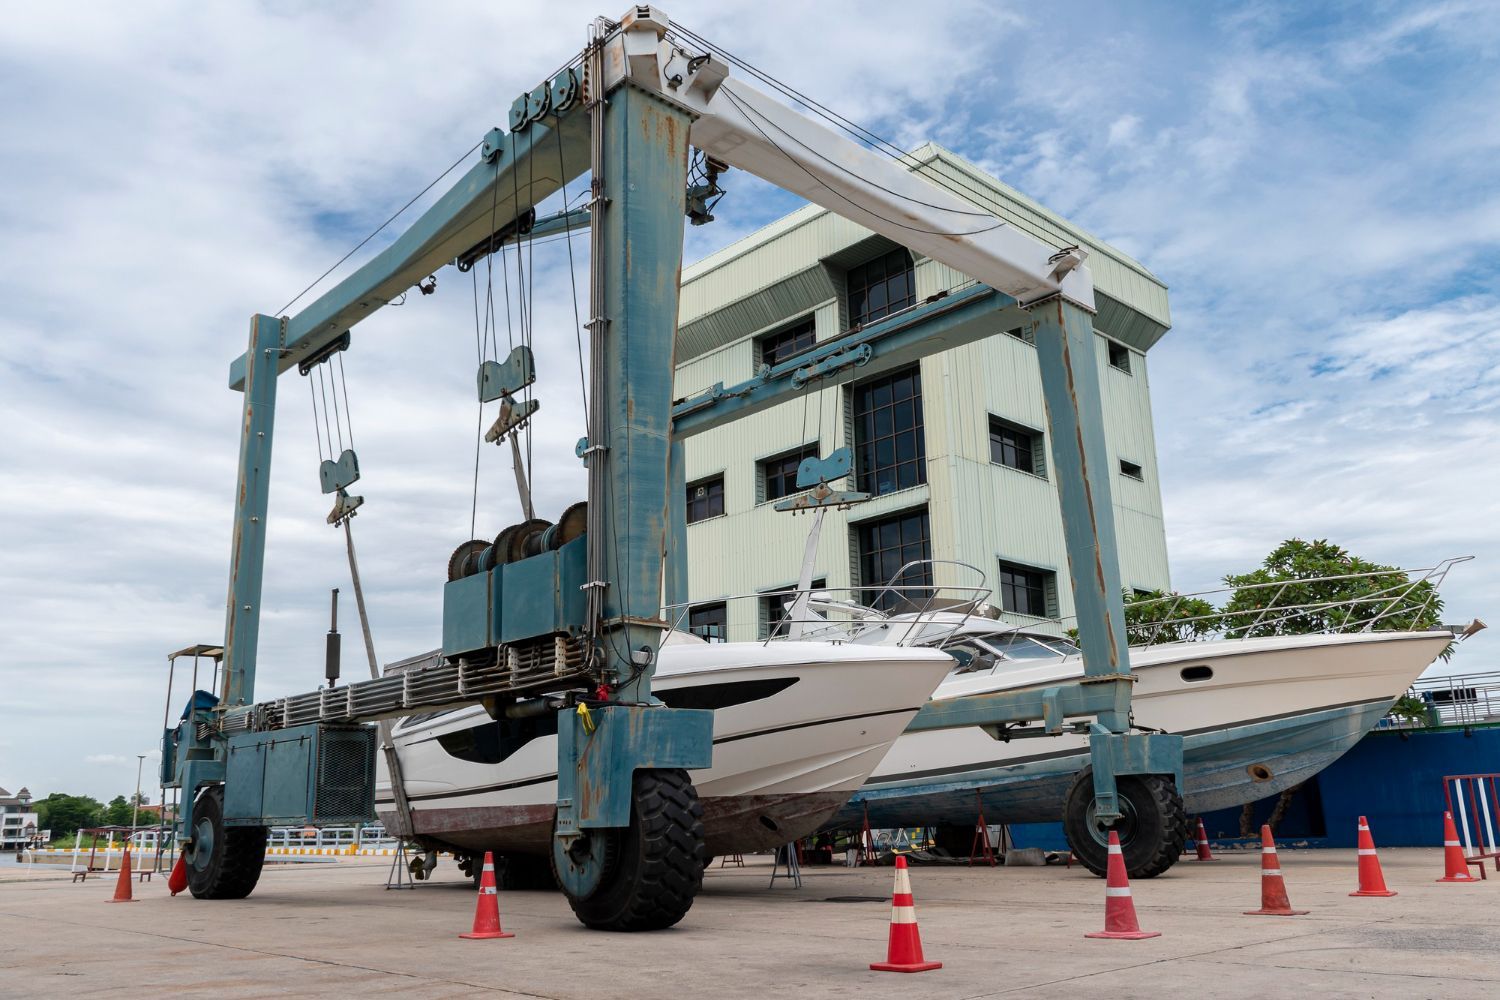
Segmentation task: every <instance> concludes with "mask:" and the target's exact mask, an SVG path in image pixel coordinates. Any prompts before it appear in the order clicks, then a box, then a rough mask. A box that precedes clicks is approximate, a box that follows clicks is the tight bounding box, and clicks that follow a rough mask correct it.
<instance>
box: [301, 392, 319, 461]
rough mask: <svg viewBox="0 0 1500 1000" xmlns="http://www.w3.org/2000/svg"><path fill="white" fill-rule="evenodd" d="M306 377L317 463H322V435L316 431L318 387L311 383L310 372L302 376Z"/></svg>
mask: <svg viewBox="0 0 1500 1000" xmlns="http://www.w3.org/2000/svg"><path fill="white" fill-rule="evenodd" d="M303 377H304V378H306V379H307V388H308V389H309V390H310V391H311V393H312V413H313V439H314V440H315V441H317V442H318V465H319V466H321V465H322V464H323V435H322V434H319V433H318V387H317V386H316V385H313V380H312V372H308V373H307V374H306V375H304V376H303Z"/></svg>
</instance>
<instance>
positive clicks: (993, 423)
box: [989, 413, 1047, 479]
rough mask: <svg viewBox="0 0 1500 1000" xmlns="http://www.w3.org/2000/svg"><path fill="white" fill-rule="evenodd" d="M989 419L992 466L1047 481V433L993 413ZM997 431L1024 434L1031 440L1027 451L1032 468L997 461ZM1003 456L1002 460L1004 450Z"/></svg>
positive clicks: (1002, 450)
mask: <svg viewBox="0 0 1500 1000" xmlns="http://www.w3.org/2000/svg"><path fill="white" fill-rule="evenodd" d="M989 417H990V421H989V445H990V464H991V465H998V466H1001V467H1002V468H1006V469H1012V470H1014V471H1016V472H1024V473H1025V474H1026V475H1028V476H1036V477H1037V478H1038V479H1046V478H1047V435H1046V432H1044V431H1042V430H1040V429H1038V428H1036V427H1028V426H1027V425H1025V424H1022V423H1018V422H1016V421H1014V420H1007V419H1005V418H1004V417H1001V416H998V415H996V414H994V413H991V414H990V415H989ZM997 431H1008V432H1010V433H1012V434H1023V435H1025V436H1026V437H1028V438H1030V443H1029V444H1028V446H1027V449H1026V450H1027V455H1028V457H1029V458H1030V460H1031V467H1030V468H1025V467H1023V466H1019V465H1012V464H1011V463H1009V462H1006V461H1003V460H1001V461H996V459H995V444H996V440H995V438H996V432H997ZM1001 454H1002V458H1003V455H1004V449H1003V448H1002V449H1001Z"/></svg>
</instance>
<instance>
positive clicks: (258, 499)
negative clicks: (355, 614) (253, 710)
mask: <svg viewBox="0 0 1500 1000" xmlns="http://www.w3.org/2000/svg"><path fill="white" fill-rule="evenodd" d="M281 337H282V327H281V321H280V320H279V319H277V318H276V317H274V316H264V315H260V314H257V315H255V316H253V317H251V319H250V345H249V347H248V348H247V349H246V351H245V361H246V364H245V412H244V421H243V423H242V424H241V426H240V467H239V480H238V482H237V483H236V486H235V493H234V535H233V542H232V544H231V548H230V553H229V598H228V603H227V607H226V608H225V618H224V690H223V691H222V692H221V696H222V701H221V704H222V705H224V706H225V707H229V706H233V705H248V704H250V703H251V702H252V701H253V700H254V698H253V696H254V693H255V654H256V649H257V646H258V644H259V641H260V591H261V583H262V581H263V579H264V574H265V563H266V510H267V508H268V507H269V505H270V496H271V436H272V433H273V431H274V430H275V426H276V376H277V374H278V367H277V363H278V361H279V360H280V355H281Z"/></svg>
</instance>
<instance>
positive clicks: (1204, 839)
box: [1197, 816, 1219, 861]
mask: <svg viewBox="0 0 1500 1000" xmlns="http://www.w3.org/2000/svg"><path fill="white" fill-rule="evenodd" d="M1197 844H1198V860H1199V861H1218V860H1219V859H1218V858H1216V857H1214V852H1213V851H1210V850H1209V849H1208V831H1207V830H1205V829H1203V817H1202V816H1199V817H1198V838H1197Z"/></svg>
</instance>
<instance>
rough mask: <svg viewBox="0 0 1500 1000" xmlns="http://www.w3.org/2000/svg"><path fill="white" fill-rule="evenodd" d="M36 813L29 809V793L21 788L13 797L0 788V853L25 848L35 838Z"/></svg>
mask: <svg viewBox="0 0 1500 1000" xmlns="http://www.w3.org/2000/svg"><path fill="white" fill-rule="evenodd" d="M39 825H40V824H39V819H38V816H37V813H36V812H34V811H33V810H32V808H31V792H30V791H29V790H28V789H26V788H22V789H21V790H20V791H19V792H17V793H16V794H15V795H11V794H10V792H7V791H6V790H5V789H3V788H0V851H13V850H16V849H18V848H21V847H25V846H26V845H27V844H28V843H30V842H31V841H32V840H34V839H35V838H36V835H37V832H38V826H39Z"/></svg>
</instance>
